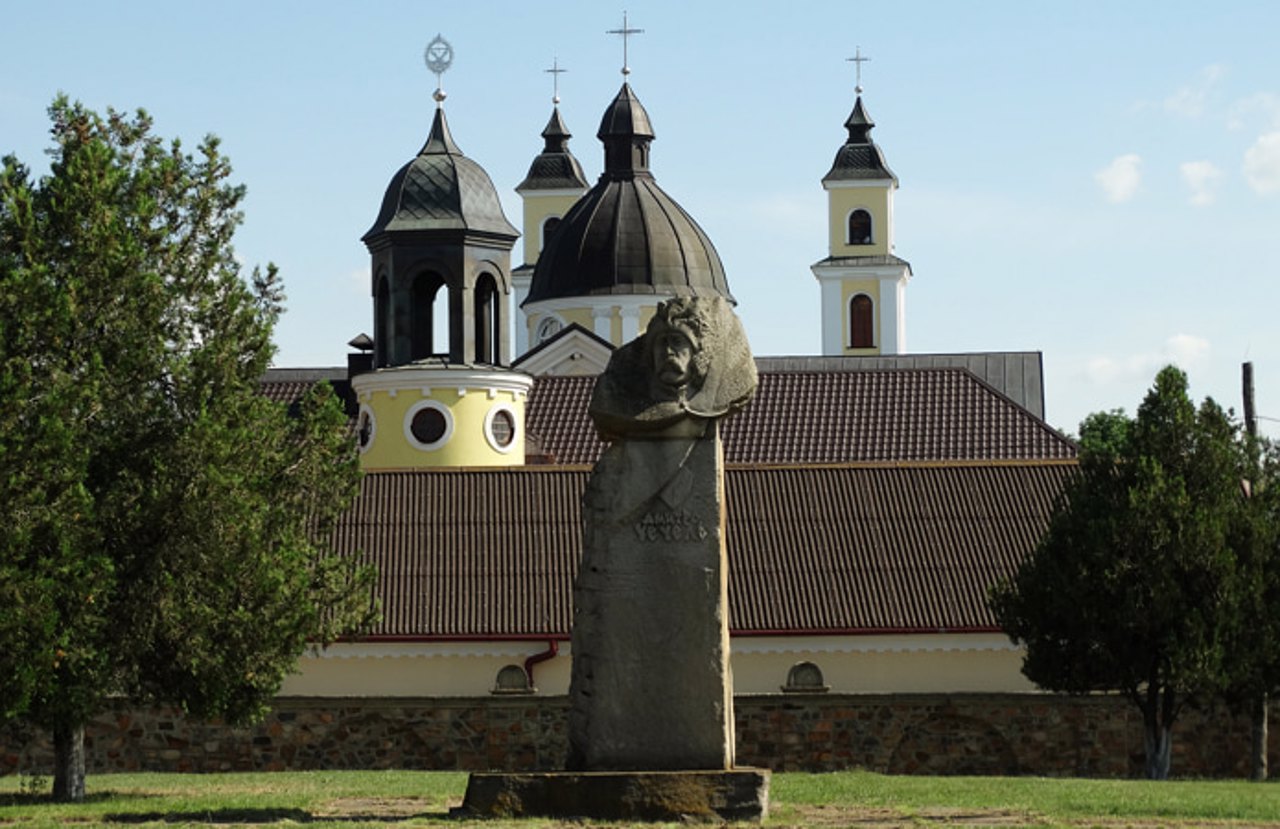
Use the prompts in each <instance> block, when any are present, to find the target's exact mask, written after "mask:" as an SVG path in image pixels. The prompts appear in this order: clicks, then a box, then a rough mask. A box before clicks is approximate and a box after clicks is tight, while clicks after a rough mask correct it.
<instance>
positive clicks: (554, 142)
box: [516, 70, 587, 193]
mask: <svg viewBox="0 0 1280 829" xmlns="http://www.w3.org/2000/svg"><path fill="white" fill-rule="evenodd" d="M562 71H563V70H562ZM557 97H559V96H557ZM572 137H573V135H572V133H570V132H569V128H568V127H566V126H565V123H564V119H563V118H561V117H560V107H559V106H554V105H553V106H552V108H551V118H550V119H549V120H548V121H547V126H546V128H545V129H544V130H543V131H542V140H543V142H544V144H543V147H542V152H541V153H539V154H538V156H537V157H536V158H534V159H533V163H532V164H531V165H529V173H528V175H526V176H525V178H524V181H522V182H520V184H519V185H517V186H516V192H517V193H523V192H525V191H528V190H563V189H571V190H572V189H577V190H585V189H587V177H586V175H585V174H584V173H583V172H582V165H581V164H579V163H578V159H576V158H574V157H573V153H572V152H570V151H569V139H570V138H572Z"/></svg>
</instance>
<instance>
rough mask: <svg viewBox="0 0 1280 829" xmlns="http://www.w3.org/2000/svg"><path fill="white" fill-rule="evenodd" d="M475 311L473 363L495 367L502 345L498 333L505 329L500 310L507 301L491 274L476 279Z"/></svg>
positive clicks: (499, 360)
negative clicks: (474, 352) (474, 351)
mask: <svg viewBox="0 0 1280 829" xmlns="http://www.w3.org/2000/svg"><path fill="white" fill-rule="evenodd" d="M473 299H474V301H475V309H474V314H473V319H474V320H475V350H476V354H475V361H476V362H477V363H487V364H489V365H497V364H499V363H501V362H502V361H501V353H502V343H501V341H500V338H499V337H498V332H500V331H502V330H503V328H505V319H504V318H503V314H502V309H503V308H505V307H506V305H507V301H506V299H505V298H504V297H503V295H502V294H501V293H499V291H498V283H497V281H496V280H495V279H494V277H493V274H491V273H488V272H485V273H482V274H480V276H479V278H478V279H476V287H475V292H474V294H473Z"/></svg>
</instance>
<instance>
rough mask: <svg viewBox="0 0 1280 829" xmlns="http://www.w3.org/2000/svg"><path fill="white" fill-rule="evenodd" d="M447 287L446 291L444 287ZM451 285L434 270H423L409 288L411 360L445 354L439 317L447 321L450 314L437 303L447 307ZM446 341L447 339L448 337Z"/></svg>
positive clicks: (414, 278)
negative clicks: (442, 310) (439, 328)
mask: <svg viewBox="0 0 1280 829" xmlns="http://www.w3.org/2000/svg"><path fill="white" fill-rule="evenodd" d="M441 289H444V290H441ZM448 296H449V292H448V288H447V287H446V286H445V281H444V277H443V276H441V275H440V274H438V273H436V272H434V271H424V272H422V273H419V274H417V275H416V276H414V277H413V281H412V282H411V283H410V287H409V309H408V310H409V361H410V362H412V361H414V360H421V359H423V358H425V357H431V356H434V355H437V354H442V353H444V351H445V349H444V348H442V347H441V345H442V344H441V343H440V334H441V333H445V334H446V335H447V331H448V328H447V327H446V329H445V331H444V332H438V331H437V329H438V327H439V325H438V323H437V320H440V321H443V322H446V323H447V322H448V319H449V317H448V314H447V313H443V314H442V313H441V308H440V307H439V305H438V304H437V303H439V304H440V305H443V306H444V307H445V308H446V309H447V307H448ZM445 342H446V343H447V342H448V340H447V339H446V340H445Z"/></svg>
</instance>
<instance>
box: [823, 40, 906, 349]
mask: <svg viewBox="0 0 1280 829" xmlns="http://www.w3.org/2000/svg"><path fill="white" fill-rule="evenodd" d="M849 60H850V61H853V62H854V63H855V64H856V66H857V68H858V76H859V77H858V84H857V86H855V93H856V95H857V99H856V101H855V103H854V106H853V112H851V113H850V114H849V118H848V119H847V120H846V121H845V123H844V126H845V129H846V130H847V131H848V138H847V139H846V140H845V143H844V144H843V145H842V146H841V147H840V149H839V150H837V151H836V157H835V161H834V162H833V163H832V165H831V169H830V170H829V171H828V172H827V174H826V176H824V177H823V179H822V186H823V188H824V189H825V190H826V191H827V221H828V230H827V233H828V244H827V251H828V255H827V258H826V259H823V260H822V261H820V262H816V263H814V265H813V266H812V271H813V275H814V277H815V278H817V280H818V283H819V285H820V286H821V293H822V300H821V301H822V353H823V354H824V355H828V356H836V355H850V356H852V355H877V354H902V353H904V352H905V351H906V305H905V300H906V286H907V282H909V281H910V279H911V265H910V263H908V262H907V261H906V260H904V259H900V258H898V256H896V255H895V254H894V244H893V196H894V192H895V191H896V190H897V189H898V177H897V176H896V175H894V173H893V171H892V170H890V169H889V165H888V164H886V163H885V160H884V153H882V152H881V151H880V148H879V147H878V146H877V145H876V143H875V141H873V140H872V139H871V130H872V129H873V128H874V127H875V122H874V121H872V120H871V116H870V115H868V114H867V111H866V108H865V106H864V105H863V103H862V83H861V70H862V64H863V63H864V62H865V61H867V60H869V58H865V57H863V56H862V52H861V50H858V52H857V53H856V55H855V57H852V58H849Z"/></svg>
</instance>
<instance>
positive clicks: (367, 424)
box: [356, 404, 377, 452]
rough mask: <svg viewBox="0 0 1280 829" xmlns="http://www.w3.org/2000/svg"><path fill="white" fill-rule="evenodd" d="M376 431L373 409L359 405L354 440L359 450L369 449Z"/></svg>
mask: <svg viewBox="0 0 1280 829" xmlns="http://www.w3.org/2000/svg"><path fill="white" fill-rule="evenodd" d="M376 431H377V427H376V425H375V421H374V419H373V410H372V409H370V408H369V407H368V406H365V405H363V404H362V405H361V406H360V417H359V418H358V419H357V420H356V441H357V445H358V446H359V447H360V451H361V452H367V451H369V447H370V446H372V445H373V436H374V434H375V433H376Z"/></svg>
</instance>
